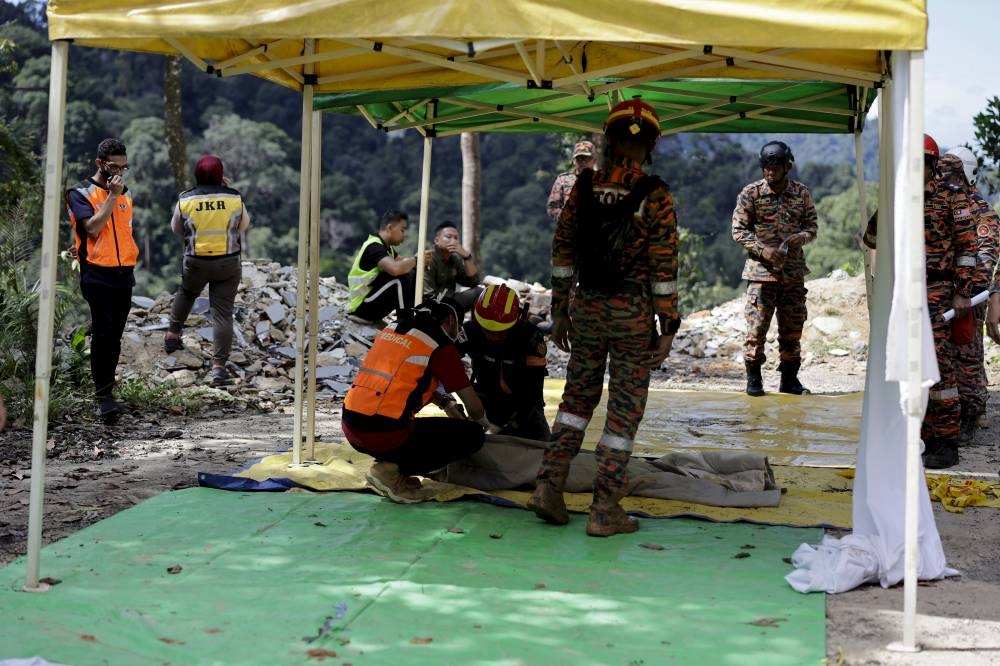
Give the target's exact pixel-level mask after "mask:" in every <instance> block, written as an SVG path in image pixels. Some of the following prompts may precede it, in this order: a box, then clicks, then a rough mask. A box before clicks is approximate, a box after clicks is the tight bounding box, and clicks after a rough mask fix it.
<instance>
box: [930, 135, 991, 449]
mask: <svg viewBox="0 0 1000 666" xmlns="http://www.w3.org/2000/svg"><path fill="white" fill-rule="evenodd" d="M938 159H939V152H938V147H937V143H936V142H935V141H934V139H932V138H931V137H930V136H928V135H926V134H925V135H924V248H925V254H926V259H927V307H928V311H929V314H930V320H931V327H932V329H933V331H934V351H935V352H936V354H937V362H938V372H939V373H940V377H941V379H940V381H938V383H937V384H935V385H934V386H932V387H931V388H930V393H929V395H928V401H927V411H926V412H925V413H924V421H923V424H922V426H921V429H920V436H921V438H922V439H923V441H924V454H923V460H924V466H925V467H927V468H929V469H945V468H948V467H952V466H953V465H955V464H956V463H958V439H959V434H960V420H961V406H960V402H959V397H958V385H957V379H956V371H957V368H956V361H957V359H956V358H955V348H954V347H953V346H952V345H951V343H950V337H951V326H952V325H951V322H946V321H942V319H941V315H942V314H943V313H944V312H945V311H946V310H948V309H950V308H954V309H955V315H956V317H961V316H962V315H964V314H965V313H966V312H967V311H968V310H969V307H970V304H971V303H970V300H971V297H972V288H973V284H974V282H975V277H976V263H977V262H976V253H977V244H976V227H975V216H974V215H973V211H972V207H971V204H970V202H969V199H968V197H967V196H966V194H965V192H963V191H962V190H961V188H958V187H955V186H954V185H949V184H947V183H943V182H941V181H939V180H937V179H936V178H935V175H936V172H937V167H938Z"/></svg>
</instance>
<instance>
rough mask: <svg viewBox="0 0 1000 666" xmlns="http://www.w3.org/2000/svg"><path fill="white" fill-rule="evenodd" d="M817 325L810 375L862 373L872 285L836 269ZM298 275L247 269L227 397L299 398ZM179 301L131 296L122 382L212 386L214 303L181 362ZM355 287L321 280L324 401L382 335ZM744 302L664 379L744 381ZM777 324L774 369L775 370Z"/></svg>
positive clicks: (552, 360)
mask: <svg viewBox="0 0 1000 666" xmlns="http://www.w3.org/2000/svg"><path fill="white" fill-rule="evenodd" d="M486 281H487V282H492V283H499V282H506V283H507V284H508V285H509V286H511V287H512V288H514V289H515V290H517V291H518V293H519V294H520V295H521V297H522V300H523V301H524V302H526V303H527V304H529V307H530V312H531V317H532V319H533V320H534V321H537V322H544V321H545V320H547V319H548V317H549V308H550V305H551V293H550V292H549V291H548V290H546V289H545V288H544V287H542V286H541V285H539V284H537V283H536V284H527V283H524V282H520V281H517V280H509V279H508V280H504V279H502V278H497V277H488V278H487V280H486ZM807 286H808V287H809V291H810V293H809V310H810V319H809V321H808V322H807V324H806V328H805V331H804V332H803V346H804V350H805V358H804V360H803V367H808V366H810V365H821V364H825V363H831V362H837V363H840V364H843V363H844V362H846V363H849V364H851V365H852V366H856V367H857V368H858V369H859V370H860V371H863V369H864V363H865V359H866V356H867V333H868V323H867V322H868V312H867V306H866V304H865V303H866V302H865V293H864V281H863V279H862V278H860V277H849V276H848V275H847V274H846V273H843V272H841V271H837V272H835V273H834V274H832V275H831V276H830V277H827V278H823V279H821V280H816V281H813V282H810V283H808V285H807ZM297 292H298V273H297V270H296V269H294V268H292V267H288V266H281V265H278V264H275V263H267V262H261V261H245V262H244V263H243V280H242V283H241V285H240V289H239V292H238V293H237V297H236V303H235V307H234V317H235V326H234V342H233V353H232V356H231V358H230V371H231V373H232V374H233V375H234V376H235V377H237V378H238V380H237V382H236V384H235V385H234V386H233V387H229V388H228V389H227V391H228V392H229V393H231V394H233V395H236V396H243V397H249V396H256V397H257V399H258V400H259V401H260V402H261V403H263V404H262V406H264V407H266V406H268V404H267V403H271V405H273V404H277V403H287V402H289V401H291V400H292V397H293V394H294V376H295V373H294V368H295V335H296V321H295V318H296V311H295V299H296V294H297ZM172 300H173V296H172V295H170V294H162V295H160V296H159V297H158V298H156V299H155V300H154V299H151V298H146V297H142V296H136V297H134V298H133V305H134V307H133V309H132V312H131V315H130V318H129V325H128V328H127V330H126V333H125V336H124V339H123V342H122V362H121V364H120V366H119V368H120V372H121V373H122V376H123V378H128V377H130V376H143V377H146V378H149V379H152V380H153V381H156V382H167V381H169V382H173V383H174V384H175V385H177V386H179V387H186V386H195V385H205V386H207V384H208V378H207V372H208V369H209V367H210V364H211V354H212V327H211V321H210V314H209V311H208V310H209V308H208V298H207V297H206V296H202V297H201V298H199V299H198V301H197V303H196V304H195V307H194V309H193V310H192V313H191V316H190V317H189V318H188V322H187V325H186V327H185V329H184V333H183V343H184V348H183V349H182V350H180V351H177V352H174V353H173V354H169V355H168V354H166V353H165V352H164V350H163V333H164V331H166V329H167V323H168V319H169V314H170V306H171V303H172ZM347 300H348V297H347V287H346V286H345V285H343V284H341V283H339V282H338V281H337V280H336V278H333V277H326V278H320V284H319V309H318V319H319V329H318V331H319V338H318V341H319V344H318V351H317V360H316V366H317V367H316V374H317V395H318V397H319V398H326V399H330V398H336V397H338V396H339V397H342V396H343V394H344V393H345V392H346V391H347V389H348V387H349V386H350V382H351V380H352V378H353V376H354V374H355V372H356V370H357V368H358V366H359V365H360V361H361V358H362V357H363V356H364V354H365V352H366V351H367V349H368V346H369V345H370V341H371V339H372V338H373V336H374V335H375V333H376V332H377V331H376V330H375V329H373V328H371V327H368V326H363V325H359V324H356V323H354V322H352V321H350V320H348V319H347V317H346V314H347V312H346V305H347ZM743 330H744V324H743V300H742V299H735V300H733V301H730V302H728V303H725V304H723V305H720V306H718V307H716V308H713V309H712V310H710V311H702V312H696V313H693V314H690V315H688V316H686V317H685V319H684V323H683V325H682V326H681V329H680V331H679V332H678V335H677V339H676V341H675V343H674V351H673V353H672V354H671V357H670V359H668V361H667V363H666V364H665V368H664V373H666V374H670V375H675V376H684V375H690V374H696V375H697V374H703V375H711V374H720V375H726V374H739V373H742V356H741V346H742V340H743ZM776 330H777V327H776V325H772V327H771V335H770V336H769V343H768V357H769V359H773V361H772V360H769V361H768V363H769V365H770V364H772V363H773V364H776V363H777V349H776V346H775V342H774V337H775V335H776ZM566 361H567V355H566V354H564V353H562V352H560V351H559V350H557V349H556V348H555V346H554V345H550V347H549V365H550V367H549V371H550V375H552V376H555V377H559V376H563V375H564V373H565V365H566Z"/></svg>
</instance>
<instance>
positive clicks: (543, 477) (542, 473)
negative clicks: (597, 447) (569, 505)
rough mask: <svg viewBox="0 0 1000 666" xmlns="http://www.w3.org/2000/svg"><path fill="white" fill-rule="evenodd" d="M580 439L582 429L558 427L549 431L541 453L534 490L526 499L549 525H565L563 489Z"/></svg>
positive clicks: (581, 441)
mask: <svg viewBox="0 0 1000 666" xmlns="http://www.w3.org/2000/svg"><path fill="white" fill-rule="evenodd" d="M582 443H583V433H582V432H576V433H573V432H568V431H566V430H558V431H556V432H554V433H552V436H551V439H550V440H549V445H548V446H547V447H545V453H544V454H543V455H542V464H541V466H540V467H539V468H538V477H537V478H536V479H535V492H533V493H531V497H530V498H529V499H528V505H527V506H528V508H529V509H531V510H532V511H534V512H535V515H536V516H538V517H539V518H541V519H542V520H544V521H545V522H547V523H549V524H550V525H565V524H567V523H568V522H569V512H568V511H566V500H565V499H564V498H563V491H564V489H565V488H566V477H567V476H569V466H570V463H572V462H573V458H575V457H576V454H577V453H579V451H580V445H581V444H582Z"/></svg>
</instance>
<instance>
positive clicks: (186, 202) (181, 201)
mask: <svg viewBox="0 0 1000 666" xmlns="http://www.w3.org/2000/svg"><path fill="white" fill-rule="evenodd" d="M177 208H178V210H179V211H180V215H181V224H182V225H183V227H184V254H185V255H187V256H189V257H219V256H223V255H227V254H236V253H237V252H239V251H240V249H241V245H240V231H239V227H240V222H241V221H242V220H243V197H242V196H241V195H240V193H239V192H237V191H236V190H234V189H233V188H231V187H225V186H222V185H199V186H198V187H195V188H194V189H190V190H187V191H186V192H182V193H181V195H180V197H179V198H178V200H177Z"/></svg>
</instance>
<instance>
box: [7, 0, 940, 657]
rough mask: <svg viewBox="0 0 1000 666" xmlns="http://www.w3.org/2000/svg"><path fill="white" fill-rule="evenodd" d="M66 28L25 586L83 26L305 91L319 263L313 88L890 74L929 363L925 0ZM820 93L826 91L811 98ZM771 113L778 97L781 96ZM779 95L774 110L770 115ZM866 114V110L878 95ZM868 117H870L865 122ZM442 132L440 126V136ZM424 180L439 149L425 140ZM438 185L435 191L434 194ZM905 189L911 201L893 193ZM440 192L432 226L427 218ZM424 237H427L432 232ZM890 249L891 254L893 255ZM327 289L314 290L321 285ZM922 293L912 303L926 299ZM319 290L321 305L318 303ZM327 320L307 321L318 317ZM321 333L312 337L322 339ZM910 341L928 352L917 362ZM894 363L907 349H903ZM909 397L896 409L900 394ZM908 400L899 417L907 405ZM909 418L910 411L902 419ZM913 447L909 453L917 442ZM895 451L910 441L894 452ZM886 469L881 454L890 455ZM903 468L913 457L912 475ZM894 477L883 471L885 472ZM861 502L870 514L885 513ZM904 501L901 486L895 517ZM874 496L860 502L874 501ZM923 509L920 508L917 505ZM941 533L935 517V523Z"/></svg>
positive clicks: (725, 0)
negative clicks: (71, 45) (75, 60)
mask: <svg viewBox="0 0 1000 666" xmlns="http://www.w3.org/2000/svg"><path fill="white" fill-rule="evenodd" d="M47 13H48V21H49V36H50V39H51V40H52V66H51V67H52V69H51V72H52V75H51V81H50V97H49V102H50V106H49V127H48V140H47V146H48V149H47V150H48V152H47V160H46V184H45V208H44V235H43V254H42V266H43V275H42V285H43V288H42V296H41V299H40V310H39V327H38V341H39V344H38V351H39V353H38V359H37V364H36V377H37V379H36V396H37V400H36V406H35V426H34V427H35V430H34V440H33V462H32V464H33V472H32V486H31V518H30V521H29V539H28V572H27V582H26V589H33V590H37V589H39V588H40V587H41V586H40V585H39V571H38V568H39V564H38V552H39V550H40V543H41V515H42V497H43V492H44V461H45V441H46V438H47V429H48V421H47V414H48V377H49V371H50V369H51V345H52V336H53V323H52V322H53V316H52V314H53V311H54V302H53V297H54V295H53V291H52V285H53V283H54V282H55V269H56V261H55V258H56V252H57V249H58V248H57V244H58V228H59V216H60V208H61V202H62V197H61V191H60V190H61V188H62V185H63V175H62V162H63V155H62V144H63V120H64V109H65V97H66V74H67V68H68V53H69V50H68V45H67V41H68V40H72V41H73V42H75V43H77V44H80V45H84V46H92V47H98V48H111V49H122V50H133V51H142V52H149V53H162V54H171V55H173V54H179V55H182V56H184V57H185V58H187V59H188V60H190V61H191V62H193V63H194V64H195V65H196V66H198V67H199V68H200V69H202V70H203V71H205V72H207V73H209V74H213V75H217V76H235V75H239V74H253V75H256V76H260V77H264V78H266V79H268V80H271V81H274V82H275V83H278V84H280V85H284V86H287V87H291V88H294V89H296V90H301V91H302V94H303V106H302V111H303V123H302V126H303V130H302V138H303V140H302V161H301V164H302V168H301V174H302V183H301V186H300V218H299V239H300V248H299V270H300V282H299V283H300V284H303V285H304V284H307V282H309V280H308V279H307V275H306V272H307V271H309V272H311V274H312V276H313V278H314V279H313V280H312V284H315V283H316V281H315V276H316V270H317V264H318V247H319V243H318V224H317V222H318V213H319V174H318V163H319V160H318V145H319V133H318V130H319V125H320V123H319V122H318V119H319V116H318V112H314V111H313V95H314V94H315V93H336V92H349V91H358V90H368V91H372V90H399V89H409V90H413V89H420V88H430V87H434V86H450V87H459V86H471V85H478V84H486V83H496V82H500V83H505V84H510V85H515V86H519V87H524V88H526V89H532V88H533V89H541V90H552V91H553V92H558V93H568V94H579V95H584V96H587V97H590V98H594V97H596V96H597V95H600V94H602V93H606V92H612V91H615V90H618V89H621V88H626V87H629V86H641V85H643V84H646V83H653V82H657V81H664V80H685V79H691V78H697V79H702V80H706V79H707V80H711V79H719V80H722V79H751V80H785V81H791V82H795V81H825V82H834V83H840V84H843V85H844V86H845V88H846V87H852V88H854V90H855V91H856V98H857V99H862V100H864V99H866V98H867V96H868V93H867V91H869V90H871V89H872V88H878V87H884V88H885V89H887V90H888V92H889V93H891V94H883V104H882V113H881V115H880V120H881V122H882V125H883V132H882V135H881V136H882V156H881V173H882V178H883V188H882V198H881V201H880V206H879V208H880V211H881V216H882V217H883V219H886V220H888V219H895V228H896V229H900V230H903V229H907V231H908V236H906V238H905V241H904V242H901V243H900V244H899V246H898V250H897V254H900V252H902V251H905V254H903V255H902V256H899V257H897V260H894V258H893V256H891V255H892V253H890V252H885V253H883V254H880V273H883V274H885V275H889V274H890V272H889V269H890V268H891V267H892V266H893V265H894V263H897V261H898V260H902V261H898V263H899V264H900V265H901V266H900V267H899V268H898V270H899V271H909V272H906V273H897V275H898V276H899V277H897V280H896V284H897V286H898V287H902V285H904V284H907V285H910V286H911V288H910V290H909V291H904V290H902V289H901V288H900V289H897V292H898V293H897V294H896V301H895V302H896V303H897V305H898V307H899V308H901V309H898V310H895V311H894V316H896V315H895V313H896V312H898V313H900V314H899V317H902V318H903V319H904V320H908V321H909V324H910V326H909V329H908V330H910V331H912V332H913V334H912V335H911V336H910V338H909V343H908V345H906V346H905V347H902V346H901V347H902V349H903V350H904V351H906V353H907V355H906V356H905V357H904V358H903V359H902V362H903V365H902V366H900V367H904V368H905V369H906V370H905V371H904V373H903V375H902V376H898V375H894V376H892V379H894V380H899V379H906V380H908V382H907V385H908V386H910V387H914V388H915V387H919V386H920V383H921V381H922V379H923V377H922V369H921V355H920V352H921V348H922V345H923V344H924V342H925V340H924V338H925V337H926V334H927V331H926V330H924V328H923V327H922V320H921V316H922V317H923V319H926V308H925V307H924V309H923V310H921V305H920V303H922V301H923V292H922V288H923V270H922V267H923V259H922V256H923V246H922V242H923V239H922V235H921V234H920V226H919V225H918V224H909V225H907V224H905V220H907V219H909V220H913V219H918V218H919V217H920V216H922V210H921V203H920V201H921V196H920V194H919V193H920V192H921V191H922V173H921V170H920V166H921V165H920V159H919V154H920V152H919V150H918V149H917V147H919V146H920V145H921V141H920V134H921V131H922V130H921V125H922V119H921V116H922V100H923V92H922V79H923V70H922V66H923V60H922V51H923V49H924V48H925V46H926V28H927V15H926V8H925V2H924V1H923V0H879V1H877V2H875V1H873V0H813V2H810V3H807V4H806V3H797V2H790V1H789V0H716V1H715V2H711V3H709V2H692V1H691V0H591V2H586V3H581V2H579V0H548V1H546V2H533V1H531V0H504V1H502V2H498V1H497V0H391V1H390V0H325V1H320V2H294V1H290V0H259V1H257V2H253V3H247V2H245V1H243V0H214V1H213V2H206V3H167V2H148V1H143V0H115V1H114V2H112V1H110V0H52V1H50V2H49V3H48V9H47ZM795 103H796V104H804V105H809V104H819V103H822V100H808V99H806V100H797V101H796V102H795ZM766 113H770V111H768V112H766ZM766 113H765V115H766ZM862 116H863V113H862ZM856 129H857V130H860V123H858V124H856ZM428 140H429V139H428ZM424 160H425V169H424V181H425V183H424V184H425V189H426V186H427V182H428V180H429V152H425V157H424ZM424 201H425V202H426V197H424ZM894 204H895V205H894ZM893 211H895V213H896V215H895V218H894V216H893ZM426 219H427V211H426V203H425V204H424V205H422V207H421V215H420V221H421V228H426ZM880 226H881V229H880V233H881V234H883V236H884V237H883V238H880V239H879V247H880V248H887V247H891V246H892V236H891V235H892V232H893V228H892V227H893V225H889V224H885V225H880ZM420 240H421V241H423V238H421V239H420ZM886 255H888V256H886ZM891 289H892V285H891V284H890V281H889V280H882V281H881V283H880V284H879V285H877V289H876V293H875V298H874V306H873V320H872V335H871V340H872V343H873V344H872V349H871V352H870V357H869V369H870V370H871V372H869V375H868V377H869V378H868V390H867V391H866V401H865V417H864V421H863V423H864V424H865V425H863V433H862V453H861V454H859V480H860V479H861V478H863V474H862V470H861V469H860V467H861V466H862V465H863V464H865V462H864V460H865V458H864V455H863V454H864V450H865V442H866V440H867V439H870V438H875V437H884V436H886V432H887V431H889V432H891V431H892V426H898V425H900V423H903V422H905V425H906V428H905V431H906V437H905V438H902V437H901V436H900V435H898V432H897V435H896V436H895V437H896V439H897V440H900V442H899V443H900V446H899V447H897V448H896V449H894V450H893V451H889V450H888V449H887V448H886V447H885V444H884V443H881V445H882V447H883V450H882V452H881V453H880V458H882V459H884V458H886V457H887V456H888V457H889V458H891V461H890V462H891V465H888V466H887V469H889V470H892V469H896V470H901V469H902V468H903V463H902V460H903V458H904V457H905V458H906V460H907V461H908V462H907V466H906V476H905V482H906V484H907V499H908V500H909V501H908V502H907V505H908V506H909V507H911V510H909V511H908V513H907V516H908V528H911V529H908V533H907V538H908V541H907V546H908V548H912V547H913V545H914V544H915V543H916V515H915V513H914V510H912V507H914V506H916V504H917V497H918V495H917V493H918V485H917V477H918V474H917V472H918V470H919V453H918V448H917V447H918V438H919V425H920V416H921V413H922V403H921V399H920V394H919V391H915V392H913V393H912V394H910V395H909V396H908V398H907V400H906V401H905V409H904V410H902V411H901V410H900V408H899V395H900V394H899V391H900V387H899V385H898V384H896V383H894V382H889V381H887V380H886V376H885V371H884V368H885V367H886V350H885V345H884V339H885V330H886V328H887V326H888V319H889V316H888V315H889V302H890V297H891V295H892V293H891ZM312 298H313V299H315V295H314V294H313V295H312ZM305 300H306V299H305V298H304V297H303V296H302V294H301V293H300V294H299V299H298V301H299V302H298V308H297V325H296V328H297V330H298V331H305V330H307V327H306V322H305V312H306V307H305ZM910 304H912V307H911V305H910ZM315 311H316V308H315V307H313V308H312V312H313V313H315ZM315 324H316V322H315V319H314V318H313V321H312V322H310V326H309V328H310V329H311V330H313V331H315V330H316V325H315ZM304 337H305V336H304V335H299V336H298V338H297V341H296V348H297V351H298V362H297V365H296V408H297V410H296V422H295V424H296V425H295V433H294V435H293V442H295V443H296V447H295V448H296V451H298V448H299V443H300V442H301V441H302V426H301V414H302V403H303V401H302V397H303V378H302V375H303V372H302V370H303V367H304V365H303V358H302V357H303V349H304ZM313 349H314V346H313ZM910 359H912V360H913V361H914V362H912V363H906V361H907V360H910ZM893 367H895V366H893ZM310 394H314V386H311V387H310ZM887 406H888V408H889V413H892V414H895V416H894V417H892V418H890V417H889V416H886V415H885V414H886V412H885V408H886V407H887ZM896 417H899V418H896ZM897 430H898V429H897ZM903 451H905V452H906V453H905V455H904V454H903ZM892 456H895V457H894V458H893V457H892ZM882 471H883V470H880V473H881V472H882ZM903 479H904V477H903V475H902V471H900V472H899V474H898V475H897V480H898V481H899V484H898V485H899V486H900V487H901V486H902V484H903ZM883 482H884V479H883ZM858 504H859V502H858V501H857V495H856V502H855V527H856V530H857V528H858V525H859V524H868V525H870V526H871V529H873V530H876V531H877V530H878V529H879V527H880V526H881V525H882V524H883V523H884V521H881V520H880V519H879V518H878V517H877V516H876V517H874V518H873V517H872V516H871V515H869V511H870V509H869V508H866V507H865V506H862V507H860V508H859V506H858ZM902 506H903V505H902V503H901V502H900V503H897V504H893V506H892V507H891V508H890V509H889V510H890V511H894V512H895V513H894V516H895V518H896V522H897V523H898V522H899V521H898V516H899V515H900V514H901V513H902ZM859 512H860V513H859ZM911 518H912V525H911V524H909V520H910V519H911ZM935 536H936V531H935ZM906 580H907V582H908V590H912V591H913V594H912V595H908V597H907V609H909V613H908V615H909V617H910V618H911V619H912V615H913V613H914V612H915V590H916V585H915V582H916V569H915V567H913V568H909V569H907V572H906ZM904 644H905V645H908V646H913V645H914V635H913V622H912V621H910V622H907V623H906V624H905V625H904Z"/></svg>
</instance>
